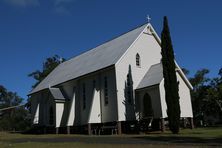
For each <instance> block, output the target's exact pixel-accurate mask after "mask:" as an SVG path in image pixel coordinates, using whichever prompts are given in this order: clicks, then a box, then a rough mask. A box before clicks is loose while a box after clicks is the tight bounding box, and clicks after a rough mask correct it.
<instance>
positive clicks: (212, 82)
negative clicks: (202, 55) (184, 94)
mask: <svg viewBox="0 0 222 148" xmlns="http://www.w3.org/2000/svg"><path fill="white" fill-rule="evenodd" d="M183 71H184V73H185V74H186V75H188V76H189V71H188V70H186V69H183ZM209 72H210V71H209V70H208V69H201V70H198V71H197V72H196V73H195V74H194V76H193V77H190V78H189V80H190V82H191V84H192V85H193V90H192V91H191V97H192V106H193V114H194V121H195V125H196V126H211V125H215V124H222V68H221V69H220V70H219V72H218V76H217V77H215V78H209V77H208V76H207V74H209Z"/></svg>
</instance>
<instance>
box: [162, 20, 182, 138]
mask: <svg viewBox="0 0 222 148" xmlns="http://www.w3.org/2000/svg"><path fill="white" fill-rule="evenodd" d="M161 54H162V64H163V77H164V87H165V98H166V104H167V115H168V120H169V128H170V130H171V131H172V133H173V134H178V133H179V127H180V103H179V99H180V98H179V93H178V91H179V88H178V82H177V77H176V71H175V68H176V66H175V62H174V51H173V46H172V41H171V37H170V31H169V27H168V21H167V17H166V16H164V21H163V31H162V33H161Z"/></svg>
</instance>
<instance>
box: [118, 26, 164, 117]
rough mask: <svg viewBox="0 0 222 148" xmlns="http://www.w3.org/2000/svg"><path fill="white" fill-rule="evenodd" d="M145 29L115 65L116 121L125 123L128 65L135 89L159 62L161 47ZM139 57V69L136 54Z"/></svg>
mask: <svg viewBox="0 0 222 148" xmlns="http://www.w3.org/2000/svg"><path fill="white" fill-rule="evenodd" d="M144 32H147V29H146V28H145V29H144V31H143V32H141V34H140V36H139V37H138V38H137V40H136V41H135V42H134V43H133V44H132V45H131V47H130V48H129V49H128V50H127V51H126V53H125V54H124V55H123V57H122V58H121V59H120V60H119V61H118V63H117V64H116V76H117V77H116V82H117V96H118V120H119V121H125V120H126V117H125V110H126V108H125V105H124V100H125V97H124V87H125V81H126V78H127V74H128V70H129V65H131V69H132V78H133V88H134V89H136V87H137V86H138V84H139V83H140V81H141V80H142V78H143V77H144V75H145V74H146V72H147V71H148V70H149V68H150V67H151V66H152V65H154V64H157V63H160V60H161V47H160V45H159V43H158V42H157V40H156V39H155V38H154V36H153V35H148V34H146V33H144ZM137 53H138V54H139V55H140V58H141V67H137V66H136V54H137Z"/></svg>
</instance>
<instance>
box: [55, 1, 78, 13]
mask: <svg viewBox="0 0 222 148" xmlns="http://www.w3.org/2000/svg"><path fill="white" fill-rule="evenodd" d="M74 1H75V0H55V1H54V7H55V12H56V13H58V14H66V15H67V14H70V12H69V9H68V7H69V6H70V5H71V4H72V3H73V2H74Z"/></svg>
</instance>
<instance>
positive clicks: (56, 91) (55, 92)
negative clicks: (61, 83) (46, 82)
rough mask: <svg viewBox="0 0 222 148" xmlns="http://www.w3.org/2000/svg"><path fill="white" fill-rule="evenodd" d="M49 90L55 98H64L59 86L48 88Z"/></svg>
mask: <svg viewBox="0 0 222 148" xmlns="http://www.w3.org/2000/svg"><path fill="white" fill-rule="evenodd" d="M49 91H50V92H51V94H52V96H53V97H54V99H55V100H65V97H64V96H63V94H62V92H61V91H60V89H59V88H49Z"/></svg>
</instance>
